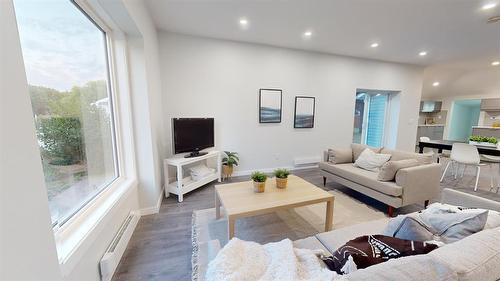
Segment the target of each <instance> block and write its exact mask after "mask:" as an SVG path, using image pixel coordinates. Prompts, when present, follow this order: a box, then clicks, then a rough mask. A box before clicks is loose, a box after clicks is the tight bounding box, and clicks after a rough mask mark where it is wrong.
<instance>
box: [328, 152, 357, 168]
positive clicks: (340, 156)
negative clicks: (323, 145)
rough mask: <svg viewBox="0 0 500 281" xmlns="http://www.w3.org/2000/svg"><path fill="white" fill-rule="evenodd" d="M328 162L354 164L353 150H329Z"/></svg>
mask: <svg viewBox="0 0 500 281" xmlns="http://www.w3.org/2000/svg"><path fill="white" fill-rule="evenodd" d="M328 162H330V163H333V164H343V163H352V162H353V161H352V150H351V149H350V148H344V149H342V148H340V149H339V148H330V149H328Z"/></svg>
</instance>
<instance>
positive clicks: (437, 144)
mask: <svg viewBox="0 0 500 281" xmlns="http://www.w3.org/2000/svg"><path fill="white" fill-rule="evenodd" d="M454 143H466V142H463V141H452V140H429V141H420V142H419V143H418V147H419V153H424V148H426V147H428V148H434V149H437V150H438V153H442V152H443V150H449V151H451V148H452V146H453V144H454ZM476 147H477V150H478V152H479V154H483V155H491V156H500V149H499V148H498V147H490V146H481V145H476ZM437 161H438V163H439V157H438V159H437Z"/></svg>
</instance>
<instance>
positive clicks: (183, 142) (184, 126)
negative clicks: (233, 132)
mask: <svg viewBox="0 0 500 281" xmlns="http://www.w3.org/2000/svg"><path fill="white" fill-rule="evenodd" d="M172 128H173V134H174V136H173V138H174V141H173V143H174V153H175V154H177V153H182V152H198V151H200V150H202V149H205V148H209V147H213V146H214V119H213V118H173V119H172Z"/></svg>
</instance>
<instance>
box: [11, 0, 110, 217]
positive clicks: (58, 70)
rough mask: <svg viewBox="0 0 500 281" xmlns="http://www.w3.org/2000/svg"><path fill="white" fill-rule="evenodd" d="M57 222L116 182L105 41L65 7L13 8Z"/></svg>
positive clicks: (29, 4)
mask: <svg viewBox="0 0 500 281" xmlns="http://www.w3.org/2000/svg"><path fill="white" fill-rule="evenodd" d="M14 4H15V9H16V17H17V21H18V27H19V34H20V38H21V47H22V51H23V57H24V63H25V68H26V75H27V78H28V83H29V93H30V96H31V102H32V106H33V113H34V121H35V124H36V133H37V137H38V144H39V146H40V153H41V160H42V163H43V170H44V173H45V182H46V187H47V193H48V198H49V205H50V211H51V215H52V221H53V223H55V224H62V223H64V222H65V221H66V220H67V219H68V218H69V217H71V216H72V215H73V214H74V213H75V212H77V211H78V210H79V209H81V208H82V207H83V206H84V205H85V204H86V203H88V202H89V201H90V200H91V199H92V198H93V197H95V196H96V195H97V194H98V193H99V192H100V191H102V190H103V189H104V188H105V187H106V186H107V185H109V183H110V182H112V181H113V180H114V179H116V178H117V176H118V172H117V171H118V169H117V164H116V160H115V159H116V153H115V146H114V130H113V124H112V122H113V118H112V108H111V95H110V92H109V87H108V66H107V48H106V34H105V33H104V32H103V31H102V30H101V29H100V28H98V27H97V26H96V25H95V24H94V23H93V22H92V21H91V20H90V19H89V18H88V17H87V16H86V15H85V14H84V13H83V12H82V11H81V10H80V9H79V8H78V7H77V6H76V5H75V4H73V3H72V2H71V1H65V0H51V1H34V0H14Z"/></svg>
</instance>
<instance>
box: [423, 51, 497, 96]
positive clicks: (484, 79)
mask: <svg viewBox="0 0 500 281" xmlns="http://www.w3.org/2000/svg"><path fill="white" fill-rule="evenodd" d="M499 60H500V59H499ZM491 62H492V59H491V57H490V56H484V57H479V58H476V59H471V60H460V61H455V62H450V63H443V64H438V65H433V66H430V67H428V68H426V69H425V71H424V85H423V89H422V96H423V97H424V98H432V97H439V98H442V97H453V96H478V97H481V96H494V95H498V97H500V66H491ZM434 81H438V82H439V86H438V87H434V86H432V83H433V82H434Z"/></svg>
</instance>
